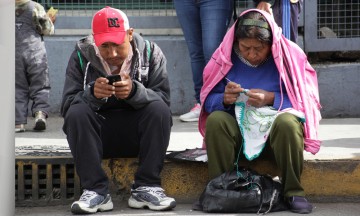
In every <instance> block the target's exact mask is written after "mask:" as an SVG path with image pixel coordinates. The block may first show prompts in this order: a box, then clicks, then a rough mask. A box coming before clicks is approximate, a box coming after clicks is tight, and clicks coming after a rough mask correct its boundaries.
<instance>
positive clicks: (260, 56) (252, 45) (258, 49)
mask: <svg viewBox="0 0 360 216" xmlns="http://www.w3.org/2000/svg"><path fill="white" fill-rule="evenodd" d="M238 44H239V50H240V54H241V56H242V57H244V58H245V59H246V60H247V61H248V62H250V63H251V64H252V65H259V64H260V63H262V62H263V61H265V59H266V58H267V57H268V56H269V55H270V52H271V45H270V44H268V43H265V42H261V41H259V40H258V39H255V38H242V39H239V40H238Z"/></svg>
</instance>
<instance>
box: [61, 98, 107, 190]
mask: <svg viewBox="0 0 360 216" xmlns="http://www.w3.org/2000/svg"><path fill="white" fill-rule="evenodd" d="M101 120H102V118H101V117H100V116H99V115H98V114H96V113H95V112H94V111H93V110H91V109H90V107H89V106H88V105H87V104H75V105H72V106H70V108H69V110H68V111H67V113H66V116H65V117H64V125H63V131H64V133H65V134H66V138H67V141H68V143H69V147H70V150H71V153H72V155H73V158H74V164H75V168H76V172H77V174H78V176H79V178H80V183H81V186H82V187H83V188H84V189H86V190H90V191H95V192H96V193H98V194H100V195H103V196H104V195H106V194H108V193H109V191H108V179H107V176H106V174H105V172H104V170H103V169H102V166H101V163H102V159H103V158H102V155H103V146H102V140H101V138H100V137H101V132H102V131H101V125H102V123H101Z"/></svg>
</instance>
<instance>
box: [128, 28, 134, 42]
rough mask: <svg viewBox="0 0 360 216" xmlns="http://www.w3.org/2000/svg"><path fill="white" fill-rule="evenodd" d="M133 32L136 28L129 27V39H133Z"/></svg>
mask: <svg viewBox="0 0 360 216" xmlns="http://www.w3.org/2000/svg"><path fill="white" fill-rule="evenodd" d="M133 32H134V29H133V28H129V29H128V34H129V41H132V39H133Z"/></svg>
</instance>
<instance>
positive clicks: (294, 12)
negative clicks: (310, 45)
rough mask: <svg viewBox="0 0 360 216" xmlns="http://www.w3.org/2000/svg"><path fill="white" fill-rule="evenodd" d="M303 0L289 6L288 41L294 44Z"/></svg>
mask: <svg viewBox="0 0 360 216" xmlns="http://www.w3.org/2000/svg"><path fill="white" fill-rule="evenodd" d="M302 3H303V0H299V1H298V2H297V3H291V4H290V7H291V8H290V10H291V21H290V25H291V31H290V40H291V41H293V42H295V43H296V41H297V38H298V26H299V24H298V23H299V16H300V12H301V8H302Z"/></svg>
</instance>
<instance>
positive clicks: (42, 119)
mask: <svg viewBox="0 0 360 216" xmlns="http://www.w3.org/2000/svg"><path fill="white" fill-rule="evenodd" d="M34 130H36V131H43V130H46V114H45V113H44V112H43V111H37V112H36V113H35V126H34Z"/></svg>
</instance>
